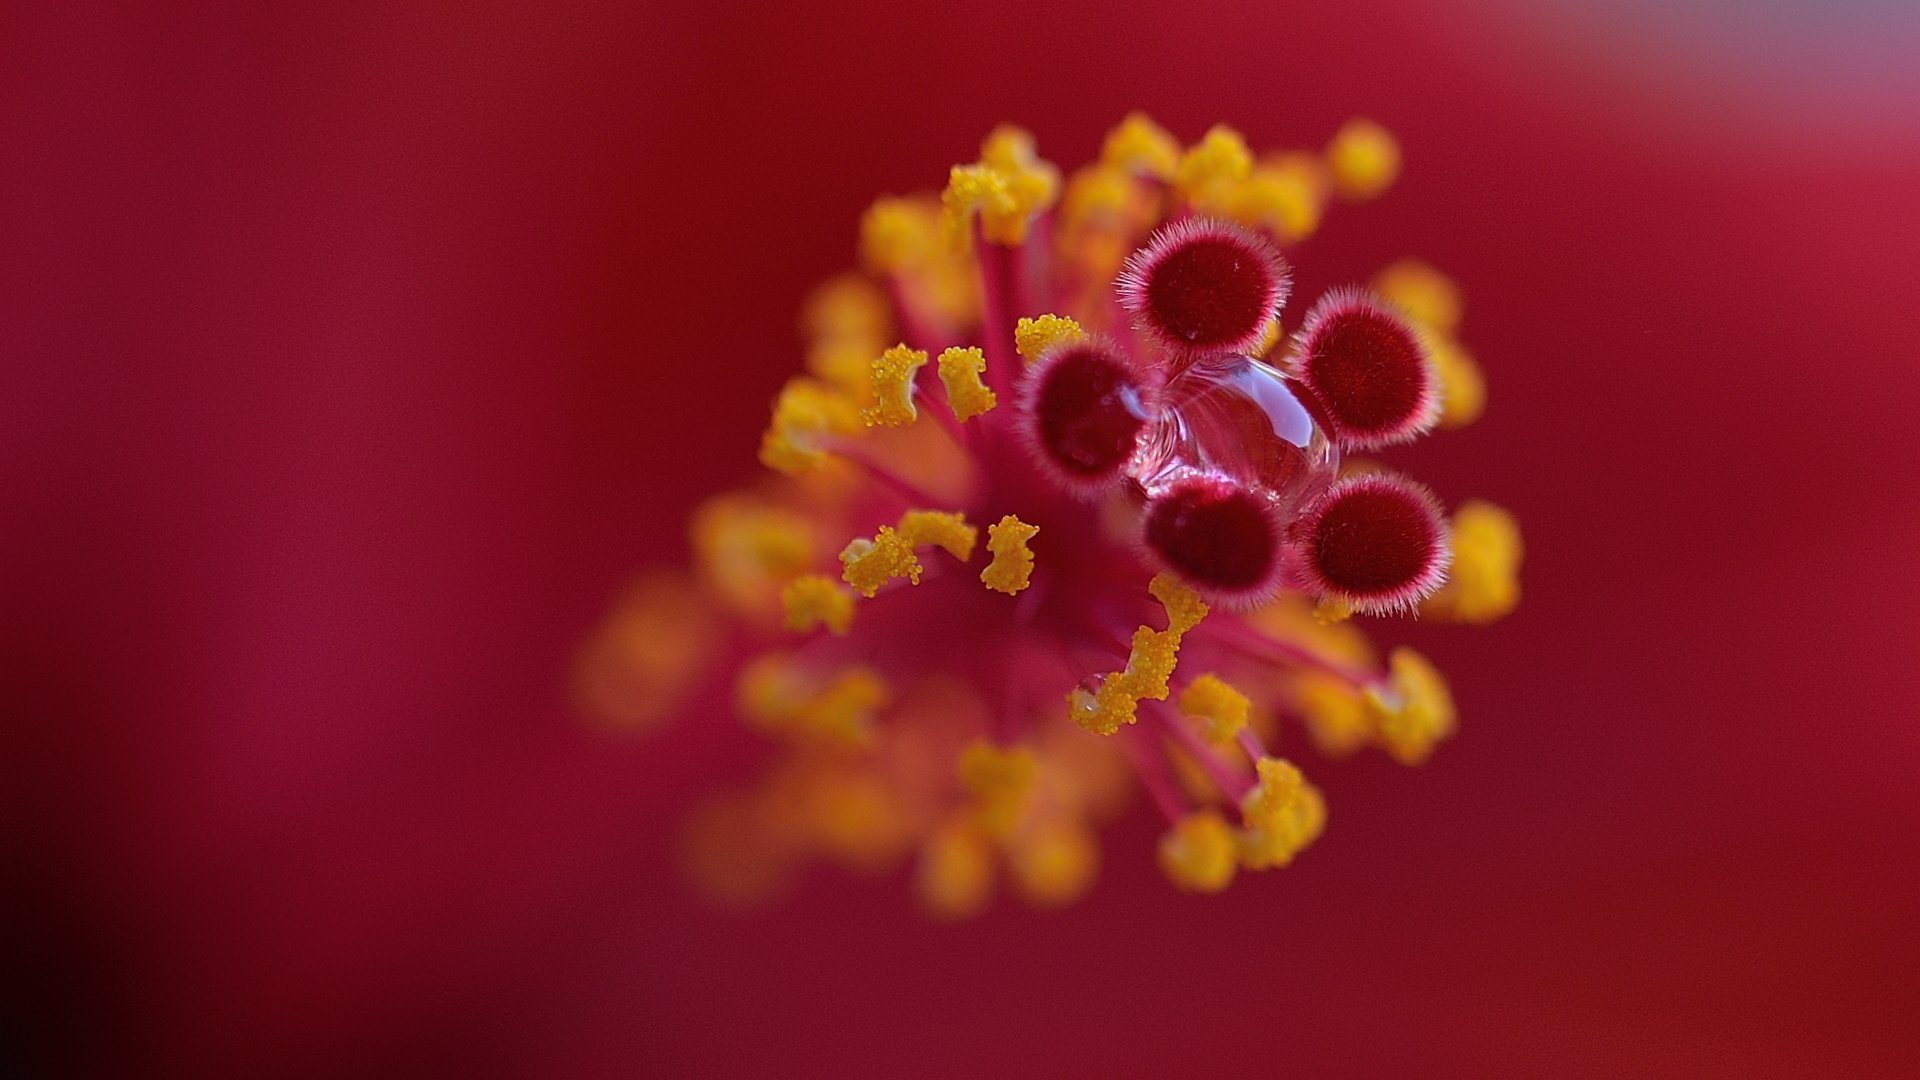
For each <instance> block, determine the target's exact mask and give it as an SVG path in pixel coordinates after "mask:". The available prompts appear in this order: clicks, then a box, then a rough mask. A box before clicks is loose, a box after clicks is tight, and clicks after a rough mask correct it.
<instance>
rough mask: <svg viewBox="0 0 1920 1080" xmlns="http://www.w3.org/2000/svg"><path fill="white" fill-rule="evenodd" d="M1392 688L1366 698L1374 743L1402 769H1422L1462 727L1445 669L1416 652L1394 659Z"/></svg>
mask: <svg viewBox="0 0 1920 1080" xmlns="http://www.w3.org/2000/svg"><path fill="white" fill-rule="evenodd" d="M1387 672H1388V676H1387V685H1386V686H1385V687H1374V688H1371V689H1369V690H1368V691H1367V693H1366V703H1367V708H1368V711H1369V712H1371V713H1372V714H1373V720H1374V738H1375V739H1376V740H1378V741H1379V743H1380V746H1381V748H1382V749H1384V750H1386V752H1387V753H1388V754H1389V755H1391V756H1392V757H1393V759H1394V760H1395V761H1398V762H1400V763H1401V764H1402V765H1418V764H1420V763H1421V762H1423V761H1425V760H1426V759H1427V758H1428V756H1429V755H1431V754H1432V753H1433V748H1434V747H1435V746H1436V745H1438V744H1439V743H1440V741H1441V740H1443V739H1445V738H1447V737H1448V736H1450V735H1452V734H1453V731H1454V727H1455V726H1456V724H1457V723H1458V714H1457V713H1456V712H1455V711H1454V705H1453V694H1452V692H1451V691H1449V690H1448V688H1447V680H1446V678H1445V677H1444V676H1442V675H1441V674H1440V670H1439V669H1438V668H1436V667H1434V666H1433V664H1432V663H1431V662H1430V661H1429V660H1427V658H1426V657H1424V656H1421V655H1420V654H1419V653H1417V652H1415V651H1413V650H1412V649H1407V648H1400V649H1395V650H1394V651H1393V655H1392V656H1391V657H1389V658H1388V667H1387Z"/></svg>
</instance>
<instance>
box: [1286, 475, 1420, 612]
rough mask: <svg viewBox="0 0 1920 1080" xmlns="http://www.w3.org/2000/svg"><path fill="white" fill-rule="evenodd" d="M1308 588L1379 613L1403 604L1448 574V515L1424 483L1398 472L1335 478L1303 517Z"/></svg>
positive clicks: (1301, 532)
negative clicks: (1446, 517)
mask: <svg viewBox="0 0 1920 1080" xmlns="http://www.w3.org/2000/svg"><path fill="white" fill-rule="evenodd" d="M1298 528H1299V537H1300V540H1299V549H1298V550H1299V564H1300V571H1301V574H1302V576H1303V577H1304V578H1305V581H1306V585H1307V588H1308V591H1309V592H1311V593H1313V594H1315V595H1317V596H1321V597H1332V598H1335V599H1338V600H1340V601H1343V602H1345V603H1346V604H1347V605H1349V606H1350V607H1351V608H1352V609H1353V610H1354V611H1356V612H1359V613H1361V614H1367V615H1378V614H1385V613H1391V612H1398V611H1403V610H1406V609H1407V608H1409V607H1411V606H1412V605H1414V604H1415V603H1418V602H1419V601H1420V600H1422V599H1424V598H1425V597H1427V596H1429V595H1431V594H1432V593H1433V591H1434V590H1436V589H1438V588H1439V587H1440V585H1441V583H1442V582H1443V581H1444V580H1445V579H1446V575H1447V567H1448V564H1449V563H1450V562H1451V560H1452V551H1451V548H1450V546H1449V539H1448V530H1447V523H1446V520H1445V519H1444V518H1443V517H1442V516H1441V514H1440V507H1439V505H1438V504H1437V503H1436V502H1435V501H1434V498H1433V495H1432V494H1431V493H1430V492H1428V491H1427V489H1426V488H1424V487H1421V486H1420V485H1418V484H1416V483H1414V482H1413V481H1411V480H1408V479H1406V478H1405V477H1403V476H1400V475H1398V474H1395V473H1385V472H1382V473H1361V474H1358V475H1354V476H1349V477H1346V478H1344V479H1342V480H1339V481H1337V482H1335V483H1334V485H1333V486H1332V487H1331V488H1329V489H1328V490H1327V492H1326V494H1325V495H1323V496H1322V497H1321V498H1320V500H1319V501H1318V502H1316V503H1315V504H1314V506H1313V507H1312V509H1311V510H1309V511H1308V513H1307V515H1306V517H1305V518H1304V519H1303V520H1302V521H1301V522H1300V523H1299V525H1298Z"/></svg>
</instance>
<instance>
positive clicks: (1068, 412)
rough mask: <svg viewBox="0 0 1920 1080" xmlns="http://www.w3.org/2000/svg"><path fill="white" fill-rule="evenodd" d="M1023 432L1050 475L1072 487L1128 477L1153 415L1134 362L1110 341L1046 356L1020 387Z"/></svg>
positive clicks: (1071, 344)
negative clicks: (1110, 343) (1127, 470)
mask: <svg viewBox="0 0 1920 1080" xmlns="http://www.w3.org/2000/svg"><path fill="white" fill-rule="evenodd" d="M1019 407H1020V416H1021V431H1022V433H1023V435H1024V437H1025V439H1026V441H1027V443H1028V444H1029V445H1030V446H1031V447H1032V449H1033V451H1034V455H1035V457H1037V458H1038V459H1039V461H1040V463H1041V464H1042V465H1043V466H1045V468H1046V471H1047V473H1048V474H1049V475H1050V476H1052V477H1053V479H1054V480H1055V481H1056V482H1057V483H1059V484H1060V485H1061V486H1063V487H1065V488H1068V489H1069V490H1078V491H1098V490H1100V489H1101V488H1104V487H1106V486H1107V485H1109V484H1111V483H1112V482H1113V481H1115V480H1117V479H1118V478H1119V477H1120V474H1121V472H1122V471H1123V470H1124V469H1125V468H1126V467H1127V463H1128V462H1129V461H1131V460H1132V459H1133V455H1134V451H1135V450H1136V449H1137V448H1138V446H1139V442H1140V435H1141V432H1143V431H1144V430H1145V429H1146V426H1147V421H1148V420H1149V419H1150V418H1151V412H1150V406H1149V403H1148V389H1147V386H1146V384H1145V382H1144V381H1143V380H1142V379H1141V377H1140V374H1139V372H1138V371H1137V370H1136V369H1135V367H1134V365H1133V364H1132V363H1131V362H1130V361H1128V360H1127V359H1126V358H1125V357H1123V356H1121V355H1120V354H1119V353H1118V352H1116V351H1115V350H1114V349H1113V348H1112V347H1111V346H1109V345H1107V344H1106V343H1105V342H1102V341H1094V340H1087V341H1066V342H1062V343H1060V344H1058V345H1055V346H1054V347H1053V348H1051V349H1049V350H1048V351H1047V352H1045V353H1044V354H1042V355H1041V357H1040V360H1039V362H1038V363H1036V364H1034V365H1033V367H1032V368H1031V369H1029V371H1028V372H1027V377H1026V379H1025V380H1023V381H1022V383H1021V391H1020V402H1019Z"/></svg>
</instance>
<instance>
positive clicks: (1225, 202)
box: [1174, 124, 1253, 211]
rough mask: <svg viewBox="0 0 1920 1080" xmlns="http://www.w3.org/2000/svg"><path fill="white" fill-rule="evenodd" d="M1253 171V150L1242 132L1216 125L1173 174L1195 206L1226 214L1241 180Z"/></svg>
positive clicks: (1184, 158)
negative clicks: (1242, 136)
mask: <svg viewBox="0 0 1920 1080" xmlns="http://www.w3.org/2000/svg"><path fill="white" fill-rule="evenodd" d="M1252 172H1253V151H1251V150H1249V149H1247V141H1246V140H1245V139H1243V138H1241V136H1240V133H1239V132H1237V131H1235V130H1233V129H1232V128H1230V127H1227V126H1225V125H1223V124H1216V125H1214V126H1213V127H1212V128H1210V129H1209V130H1208V131H1207V133H1206V134H1205V135H1203V136H1201V138H1200V141H1199V142H1197V143H1195V144H1193V147H1192V148H1191V149H1189V150H1188V151H1187V152H1186V154H1185V155H1184V156H1182V157H1181V158H1180V164H1179V166H1178V168H1177V169H1176V170H1175V173H1174V183H1175V185H1176V186H1177V187H1179V189H1180V193H1181V194H1182V195H1185V196H1186V197H1187V201H1188V202H1190V203H1193V204H1194V205H1195V206H1196V207H1200V208H1202V209H1205V210H1212V211H1224V210H1227V209H1229V208H1230V207H1231V204H1232V197H1233V195H1234V193H1235V191H1236V190H1237V189H1238V188H1239V186H1240V184H1241V182H1242V181H1244V180H1246V178H1247V177H1248V176H1249V175H1250V174H1251V173H1252Z"/></svg>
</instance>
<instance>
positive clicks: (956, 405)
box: [938, 347, 999, 424]
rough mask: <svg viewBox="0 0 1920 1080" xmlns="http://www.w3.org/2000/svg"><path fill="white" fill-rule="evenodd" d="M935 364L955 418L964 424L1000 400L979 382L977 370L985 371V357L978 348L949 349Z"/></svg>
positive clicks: (988, 409) (987, 410) (979, 371)
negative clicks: (937, 366)
mask: <svg viewBox="0 0 1920 1080" xmlns="http://www.w3.org/2000/svg"><path fill="white" fill-rule="evenodd" d="M938 364H939V370H940V382H941V384H942V385H944V386H945V387H946V388H947V405H948V406H949V407H950V408H952V409H953V416H954V419H956V420H958V421H960V422H961V423H963V424H964V423H966V422H967V421H968V420H971V419H973V418H974V417H976V416H979V415H980V414H982V413H985V412H989V411H991V410H992V409H993V407H994V406H995V405H996V404H998V403H999V399H998V398H996V397H995V396H994V393H993V391H991V390H989V389H987V386H986V384H985V383H983V382H981V381H980V373H981V372H983V371H985V370H987V358H986V356H985V355H983V354H982V353H981V351H980V350H979V349H975V348H965V349H963V348H958V347H956V348H951V349H948V350H947V351H945V352H943V353H941V354H940V359H939V361H938Z"/></svg>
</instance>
